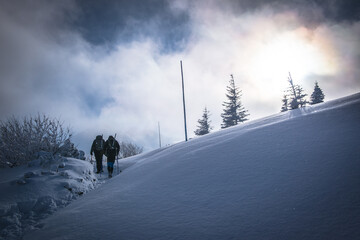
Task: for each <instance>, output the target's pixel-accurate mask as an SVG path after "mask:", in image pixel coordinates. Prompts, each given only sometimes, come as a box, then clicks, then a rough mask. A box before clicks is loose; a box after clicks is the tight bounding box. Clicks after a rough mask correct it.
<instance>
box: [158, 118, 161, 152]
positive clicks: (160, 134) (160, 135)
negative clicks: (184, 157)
mask: <svg viewBox="0 0 360 240" xmlns="http://www.w3.org/2000/svg"><path fill="white" fill-rule="evenodd" d="M158 129H159V147H160V148H161V134H160V122H158Z"/></svg>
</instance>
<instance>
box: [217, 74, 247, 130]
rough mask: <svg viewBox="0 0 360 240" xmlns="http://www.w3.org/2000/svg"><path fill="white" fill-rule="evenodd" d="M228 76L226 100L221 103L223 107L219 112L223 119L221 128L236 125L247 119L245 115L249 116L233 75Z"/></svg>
mask: <svg viewBox="0 0 360 240" xmlns="http://www.w3.org/2000/svg"><path fill="white" fill-rule="evenodd" d="M230 77H231V78H230V85H229V86H228V87H227V88H226V91H227V94H226V97H227V99H228V101H227V102H224V103H223V106H224V107H225V108H224V109H223V111H224V112H223V113H222V114H221V117H222V119H223V124H221V128H227V127H230V126H234V125H237V124H238V123H239V122H244V121H246V120H248V119H247V118H246V117H247V116H249V114H248V113H247V112H248V111H247V110H245V108H244V107H243V105H242V103H241V101H240V98H241V96H242V95H241V91H240V90H239V89H238V88H237V87H236V86H235V81H234V76H233V75H232V74H231V75H230Z"/></svg>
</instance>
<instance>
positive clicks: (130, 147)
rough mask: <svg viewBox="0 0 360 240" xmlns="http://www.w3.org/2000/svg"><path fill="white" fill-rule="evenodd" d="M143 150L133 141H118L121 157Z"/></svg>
mask: <svg viewBox="0 0 360 240" xmlns="http://www.w3.org/2000/svg"><path fill="white" fill-rule="evenodd" d="M142 152H143V148H142V147H139V146H138V145H136V144H134V143H129V142H121V143H120V155H121V156H122V158H127V157H131V156H134V155H137V154H140V153H142Z"/></svg>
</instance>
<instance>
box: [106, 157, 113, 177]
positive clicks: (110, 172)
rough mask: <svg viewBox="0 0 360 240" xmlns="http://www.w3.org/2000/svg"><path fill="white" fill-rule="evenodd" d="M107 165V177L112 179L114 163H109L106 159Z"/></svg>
mask: <svg viewBox="0 0 360 240" xmlns="http://www.w3.org/2000/svg"><path fill="white" fill-rule="evenodd" d="M107 165H108V173H109V177H112V173H113V167H114V162H111V161H109V159H108V163H107Z"/></svg>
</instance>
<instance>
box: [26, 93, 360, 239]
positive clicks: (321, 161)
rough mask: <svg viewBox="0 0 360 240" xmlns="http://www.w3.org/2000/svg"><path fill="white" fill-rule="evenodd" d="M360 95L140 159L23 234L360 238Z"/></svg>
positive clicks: (47, 236) (49, 236)
mask: <svg viewBox="0 0 360 240" xmlns="http://www.w3.org/2000/svg"><path fill="white" fill-rule="evenodd" d="M359 110H360V94H356V95H353V96H349V97H347V98H343V99H339V100H335V101H331V102H328V103H324V104H319V105H316V106H311V107H307V108H305V109H298V110H294V111H290V112H286V113H281V114H277V115H273V116H270V117H268V118H264V119H259V120H256V121H252V122H248V123H246V124H243V125H240V126H236V127H232V128H228V129H225V130H222V131H218V132H215V133H212V134H209V135H207V136H204V137H199V138H197V139H193V140H191V141H189V142H184V143H179V144H176V145H174V146H171V147H168V148H163V149H159V150H156V151H154V152H151V153H148V154H143V155H139V156H136V157H135V158H133V159H132V161H137V163H136V164H135V165H133V166H131V167H129V168H127V169H126V170H125V171H123V173H121V174H120V175H118V176H116V177H114V178H113V179H111V180H109V181H108V182H106V183H105V184H103V185H102V186H101V187H99V188H97V189H95V190H94V191H91V192H90V193H88V194H87V195H85V196H84V197H82V198H81V199H79V200H77V201H75V202H73V203H72V204H71V205H69V206H68V207H66V208H64V209H61V210H59V211H58V212H56V213H55V214H54V215H53V216H51V217H49V218H48V219H46V220H45V221H44V223H43V228H42V229H40V230H35V231H32V232H29V233H28V234H27V235H26V236H25V239H87V240H89V239H247V240H249V239H359V238H360V147H359V145H360V139H359V136H360V111H359Z"/></svg>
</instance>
